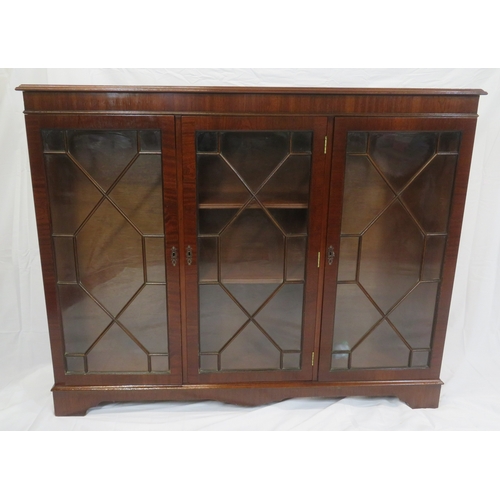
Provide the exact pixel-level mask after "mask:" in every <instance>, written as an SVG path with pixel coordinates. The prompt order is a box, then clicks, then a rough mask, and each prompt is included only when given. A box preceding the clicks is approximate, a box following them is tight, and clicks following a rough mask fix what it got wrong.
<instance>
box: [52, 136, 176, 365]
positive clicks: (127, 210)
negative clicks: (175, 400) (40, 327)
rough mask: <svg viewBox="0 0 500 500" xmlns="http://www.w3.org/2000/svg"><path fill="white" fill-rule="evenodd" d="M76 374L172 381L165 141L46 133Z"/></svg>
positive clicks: (63, 303) (69, 349)
mask: <svg viewBox="0 0 500 500" xmlns="http://www.w3.org/2000/svg"><path fill="white" fill-rule="evenodd" d="M43 143H44V157H45V164H46V169H47V182H48V188H49V201H50V208H51V215H52V238H53V243H54V252H55V254H56V262H57V287H58V298H59V304H60V308H61V314H62V322H63V329H64V341H65V350H66V367H67V372H69V373H104V372H105V373H126V372H128V373H150V372H158V373H167V372H168V371H169V363H168V339H167V313H166V281H165V251H164V247H165V241H164V240H165V237H164V229H163V202H162V199H163V198H162V196H163V195H162V162H161V134H160V131H158V130H141V131H135V130H106V131H99V130H52V129H51V130H44V131H43Z"/></svg>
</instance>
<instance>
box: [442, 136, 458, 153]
mask: <svg viewBox="0 0 500 500" xmlns="http://www.w3.org/2000/svg"><path fill="white" fill-rule="evenodd" d="M459 147H460V132H441V134H439V148H438V149H439V152H440V153H458V149H459Z"/></svg>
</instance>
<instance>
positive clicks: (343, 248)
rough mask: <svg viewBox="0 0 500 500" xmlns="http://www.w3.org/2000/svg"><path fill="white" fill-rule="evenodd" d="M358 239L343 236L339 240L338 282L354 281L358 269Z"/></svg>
mask: <svg viewBox="0 0 500 500" xmlns="http://www.w3.org/2000/svg"><path fill="white" fill-rule="evenodd" d="M358 247H359V238H358V237H349V236H343V237H342V238H341V239H340V252H339V269H338V280H339V281H354V280H355V279H356V270H357V267H358Z"/></svg>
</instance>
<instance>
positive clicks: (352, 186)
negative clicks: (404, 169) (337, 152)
mask: <svg viewBox="0 0 500 500" xmlns="http://www.w3.org/2000/svg"><path fill="white" fill-rule="evenodd" d="M392 199H394V194H393V192H392V191H391V190H390V188H389V186H388V185H387V183H386V182H385V181H384V180H383V179H382V177H381V176H380V174H379V173H378V172H377V170H376V169H375V167H374V166H373V164H372V163H371V162H370V160H369V159H368V158H367V157H363V156H348V157H347V165H346V171H345V180H344V204H343V210H342V233H343V234H359V233H361V232H362V231H363V230H364V229H365V228H366V226H367V225H368V224H369V223H370V222H371V221H372V220H373V219H374V218H375V217H376V216H377V215H378V214H380V213H381V212H382V210H383V209H384V208H386V207H387V205H388V204H389V203H390V201H391V200H392Z"/></svg>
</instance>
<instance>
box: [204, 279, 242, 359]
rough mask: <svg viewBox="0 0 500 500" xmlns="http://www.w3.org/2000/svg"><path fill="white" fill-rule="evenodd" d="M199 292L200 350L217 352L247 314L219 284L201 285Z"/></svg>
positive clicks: (233, 333) (237, 329)
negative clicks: (222, 319)
mask: <svg viewBox="0 0 500 500" xmlns="http://www.w3.org/2000/svg"><path fill="white" fill-rule="evenodd" d="M199 293H200V305H199V307H200V344H201V345H200V348H201V352H203V353H208V352H218V351H220V350H221V349H222V347H224V345H225V344H226V342H227V341H228V340H229V339H230V338H231V337H233V336H234V335H235V334H236V333H237V332H238V331H239V330H240V329H241V328H242V327H243V325H244V324H245V323H246V322H247V321H248V316H247V315H246V314H245V313H244V312H243V311H242V310H241V309H240V308H239V307H238V306H237V305H236V303H235V302H234V301H233V300H232V299H231V298H230V297H229V295H228V294H227V293H226V292H225V291H224V290H223V289H222V288H221V287H220V286H219V285H202V286H200V287H199ZM221 318H224V321H221Z"/></svg>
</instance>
